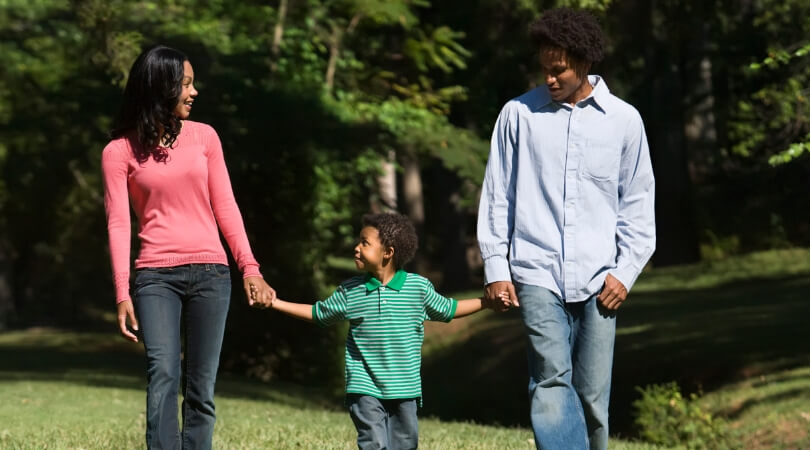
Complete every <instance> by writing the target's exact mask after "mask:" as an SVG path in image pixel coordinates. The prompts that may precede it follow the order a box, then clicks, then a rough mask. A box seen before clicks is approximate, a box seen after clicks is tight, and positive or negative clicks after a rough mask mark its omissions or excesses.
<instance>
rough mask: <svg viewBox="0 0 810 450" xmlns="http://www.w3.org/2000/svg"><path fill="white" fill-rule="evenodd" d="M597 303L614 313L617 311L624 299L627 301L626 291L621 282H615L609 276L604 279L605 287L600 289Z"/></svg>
mask: <svg viewBox="0 0 810 450" xmlns="http://www.w3.org/2000/svg"><path fill="white" fill-rule="evenodd" d="M596 299H597V300H599V303H601V304H602V306H604V307H605V308H606V309H609V310H611V311H615V310H617V309H619V306H621V305H622V303H623V302H624V300H625V299H627V289H626V288H625V287H624V285H623V284H622V282H621V281H619V280H617V279H616V277H614V276H613V275H611V274H608V275H607V277H606V278H605V285H604V287H602V292H600V293H599V295H598V296H597V297H596Z"/></svg>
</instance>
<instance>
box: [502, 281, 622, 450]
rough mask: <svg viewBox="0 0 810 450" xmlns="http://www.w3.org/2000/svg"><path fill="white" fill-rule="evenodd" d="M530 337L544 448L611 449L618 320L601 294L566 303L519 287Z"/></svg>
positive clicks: (532, 384)
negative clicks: (610, 412)
mask: <svg viewBox="0 0 810 450" xmlns="http://www.w3.org/2000/svg"><path fill="white" fill-rule="evenodd" d="M515 288H516V291H517V296H518V300H519V301H520V311H521V315H522V317H523V324H524V326H525V328H526V333H527V336H528V344H529V348H528V357H529V397H530V399H531V421H532V428H533V429H534V439H535V444H536V445H537V448H538V449H540V448H542V449H558V448H567V449H587V448H590V449H607V443H608V403H609V401H610V380H611V371H612V369H613V343H614V340H615V337H616V315H615V313H614V312H609V311H607V310H606V309H604V308H603V307H602V306H600V305H599V302H598V300H597V299H596V295H594V296H592V297H591V298H589V299H588V300H586V301H584V302H578V303H567V304H566V303H565V302H564V301H563V300H562V299H560V298H559V297H557V296H556V295H555V294H553V293H552V292H551V291H549V290H548V289H545V288H541V287H538V286H531V285H525V284H520V283H515Z"/></svg>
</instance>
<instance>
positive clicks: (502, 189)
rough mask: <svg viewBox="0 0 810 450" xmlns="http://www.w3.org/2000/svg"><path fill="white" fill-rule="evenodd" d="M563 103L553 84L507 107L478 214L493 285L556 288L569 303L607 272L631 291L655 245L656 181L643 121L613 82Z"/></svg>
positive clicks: (593, 79)
mask: <svg viewBox="0 0 810 450" xmlns="http://www.w3.org/2000/svg"><path fill="white" fill-rule="evenodd" d="M588 78H589V81H590V83H591V85H592V86H593V91H592V92H591V94H590V95H589V96H588V97H587V98H585V99H583V100H582V101H580V102H578V103H577V104H576V105H573V106H572V105H571V104H570V103H557V102H555V101H553V100H552V99H551V97H550V95H549V93H548V90H547V89H546V87H545V86H541V87H538V88H536V89H533V90H531V91H529V92H527V93H525V94H523V95H521V96H520V97H517V98H515V99H513V100H511V101H509V102H508V103H507V104H506V105H505V106H504V107H503V109H502V110H501V114H500V115H499V116H498V121H497V122H496V124H495V130H494V132H493V133H492V146H491V150H490V154H489V161H488V162H487V168H486V174H485V176H484V185H483V188H482V192H481V203H480V205H479V210H478V241H479V245H480V247H481V256H482V257H483V259H484V273H485V277H486V282H487V283H492V282H495V281H511V280H514V281H517V282H520V283H523V284H531V285H535V286H541V287H544V288H547V289H549V290H551V291H552V292H554V293H555V294H557V295H559V296H560V297H561V298H562V299H564V300H565V301H568V302H576V301H583V300H586V299H588V298H589V297H590V296H591V295H593V294H595V293H597V292H599V290H600V289H601V288H602V285H603V283H604V281H605V277H606V276H607V274H608V273H610V274H611V275H613V276H614V277H616V278H617V279H618V280H619V281H621V283H622V284H623V285H624V286H625V288H627V290H628V291H629V290H630V288H631V287H632V286H633V283H634V282H635V280H636V278H637V277H638V275H639V273H640V272H641V270H642V269H643V268H644V265H645V264H646V263H647V261H648V260H649V259H650V256H652V253H653V251H654V250H655V211H654V198H655V179H654V178H653V172H652V166H651V165H650V151H649V148H648V146H647V136H646V134H645V133H644V124H643V122H642V121H641V116H640V115H639V114H638V111H636V109H635V108H633V107H632V106H630V105H629V104H627V103H625V102H624V101H622V100H620V99H619V98H618V97H616V96H614V95H613V94H611V93H610V91H609V90H608V87H607V85H606V84H605V81H604V80H602V79H601V78H600V77H598V76H594V75H591V76H589V77H588Z"/></svg>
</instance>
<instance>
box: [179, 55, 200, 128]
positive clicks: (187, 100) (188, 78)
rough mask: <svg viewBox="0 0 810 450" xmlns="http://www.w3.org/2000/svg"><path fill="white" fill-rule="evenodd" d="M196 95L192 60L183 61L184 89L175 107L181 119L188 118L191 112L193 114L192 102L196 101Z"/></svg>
mask: <svg viewBox="0 0 810 450" xmlns="http://www.w3.org/2000/svg"><path fill="white" fill-rule="evenodd" d="M196 96H197V90H196V89H194V69H192V68H191V63H190V62H188V61H185V62H183V91H182V92H181V93H180V99H179V100H178V101H177V106H175V107H174V115H176V116H177V117H179V118H181V119H188V116H189V114H191V104H192V103H194V97H196Z"/></svg>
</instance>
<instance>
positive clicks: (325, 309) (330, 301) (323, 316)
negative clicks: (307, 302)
mask: <svg viewBox="0 0 810 450" xmlns="http://www.w3.org/2000/svg"><path fill="white" fill-rule="evenodd" d="M341 320H346V291H345V289H344V288H343V286H338V288H337V290H336V291H335V292H333V293H332V295H330V296H329V298H327V299H326V300H321V301H319V302H315V304H314V305H312V321H313V322H315V323H316V324H318V325H319V326H322V327H325V326H328V325H332V324H334V323H336V322H340V321H341Z"/></svg>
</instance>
